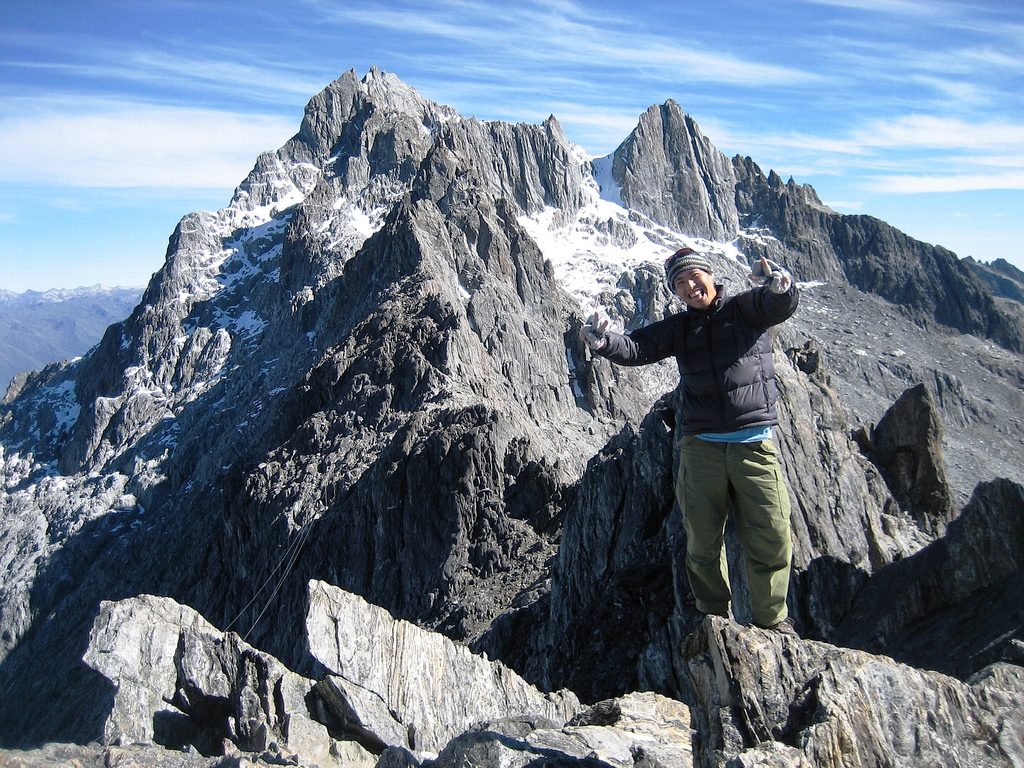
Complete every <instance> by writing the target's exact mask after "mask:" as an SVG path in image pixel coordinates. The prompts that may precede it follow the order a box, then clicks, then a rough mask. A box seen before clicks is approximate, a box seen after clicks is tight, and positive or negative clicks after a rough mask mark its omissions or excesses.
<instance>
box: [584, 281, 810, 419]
mask: <svg viewBox="0 0 1024 768" xmlns="http://www.w3.org/2000/svg"><path fill="white" fill-rule="evenodd" d="M716 289H717V290H718V296H717V297H716V298H715V301H714V303H713V304H712V305H711V306H710V307H709V308H708V309H706V310H696V309H693V308H692V307H690V308H688V309H687V310H686V311H685V312H680V313H679V314H676V315H672V316H671V317H668V318H666V319H665V320H661V321H659V322H657V323H652V324H651V325H648V326H647V327H645V328H640V329H638V330H636V331H632V332H631V333H628V334H626V335H622V334H618V333H608V334H606V336H607V339H608V343H607V344H606V345H605V346H604V348H603V349H601V351H600V354H601V355H602V356H604V357H606V358H608V359H609V360H611V361H612V362H615V363H619V364H620V365H646V364H648V363H654V362H657V361H658V360H664V359H665V358H667V357H671V356H675V358H676V361H677V362H678V364H679V375H680V382H679V386H680V388H681V389H682V397H681V405H682V413H681V416H682V419H681V425H682V434H684V435H696V434H701V433H704V432H733V431H735V430H737V429H745V428H748V427H766V426H771V425H775V424H778V421H779V419H778V415H777V413H776V411H775V401H776V400H777V399H778V386H777V384H776V382H775V362H774V360H773V358H772V339H771V334H770V333H769V331H768V329H769V328H771V326H773V325H778V324H779V323H781V322H783V321H784V320H786V319H788V318H789V317H791V316H792V315H793V313H794V312H795V311H796V308H797V304H798V302H799V298H798V296H797V290H796V283H795V282H794V283H793V287H792V288H790V290H789V291H788V292H786V293H783V294H774V293H772V292H771V291H769V290H768V289H767V288H755V289H754V290H751V291H747V292H745V293H741V294H738V295H736V296H726V294H725V292H724V290H723V288H722V286H720V285H719V286H716Z"/></svg>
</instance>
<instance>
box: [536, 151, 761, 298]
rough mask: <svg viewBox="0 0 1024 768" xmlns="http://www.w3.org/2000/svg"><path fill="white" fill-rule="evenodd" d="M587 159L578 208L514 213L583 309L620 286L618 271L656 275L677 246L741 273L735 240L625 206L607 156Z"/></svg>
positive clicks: (725, 272) (732, 274) (742, 259)
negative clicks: (589, 171)
mask: <svg viewBox="0 0 1024 768" xmlns="http://www.w3.org/2000/svg"><path fill="white" fill-rule="evenodd" d="M592 163H593V167H594V175H593V176H592V177H591V178H590V179H588V180H587V181H586V182H585V188H586V189H587V190H588V191H589V192H590V196H589V201H588V202H587V203H586V204H585V205H584V206H582V207H581V208H580V209H579V210H578V211H576V212H575V213H572V212H569V211H564V210H561V209H556V208H552V207H547V208H545V209H544V210H542V211H540V212H538V213H534V214H530V215H523V216H520V217H519V223H520V225H521V226H522V227H523V228H524V229H525V230H526V231H527V232H528V233H529V235H530V236H531V237H532V238H533V239H534V241H536V243H537V245H538V246H539V247H540V249H541V252H542V253H543V254H544V258H545V259H547V260H549V261H550V262H551V265H552V267H553V268H554V272H555V278H556V279H557V280H558V281H559V283H560V284H561V285H562V287H563V288H564V289H565V290H566V292H567V293H569V295H571V296H572V297H573V298H575V299H576V300H577V301H578V302H579V303H580V304H581V306H582V307H583V309H584V311H585V312H586V313H588V314H589V313H590V312H591V311H593V310H594V309H597V308H598V306H599V304H598V297H599V296H600V295H601V294H607V293H609V292H614V291H615V290H616V289H617V288H618V287H619V283H620V280H621V278H622V276H623V274H626V273H631V272H635V271H636V270H637V269H638V268H640V267H641V266H647V267H649V268H651V269H652V271H654V272H655V273H657V272H659V271H661V270H662V269H663V265H664V262H665V259H666V258H668V256H670V255H671V254H672V253H674V252H675V251H676V250H678V249H679V248H683V247H690V248H695V249H698V250H700V251H702V252H704V253H707V254H708V255H709V256H710V257H711V258H712V260H713V265H714V266H715V267H716V274H717V269H718V268H719V267H721V268H722V269H721V271H722V276H723V277H728V278H737V277H740V278H741V273H745V272H746V270H747V263H748V259H747V257H746V256H745V255H744V254H743V253H742V251H740V250H739V248H737V246H736V243H735V242H733V243H720V242H715V241H711V240H705V239H703V238H695V237H690V236H687V235H684V234H682V233H680V232H677V231H674V230H672V229H669V228H667V227H663V226H661V225H659V224H655V223H654V222H653V221H651V220H650V219H647V218H646V217H644V216H642V215H640V214H638V213H637V212H636V211H631V210H629V209H627V208H624V207H623V206H622V203H621V200H620V199H619V198H618V191H617V190H618V186H617V185H616V184H615V183H614V180H612V179H611V158H610V156H609V157H604V158H597V159H596V160H593V161H592ZM714 262H717V263H714ZM741 279H742V278H741Z"/></svg>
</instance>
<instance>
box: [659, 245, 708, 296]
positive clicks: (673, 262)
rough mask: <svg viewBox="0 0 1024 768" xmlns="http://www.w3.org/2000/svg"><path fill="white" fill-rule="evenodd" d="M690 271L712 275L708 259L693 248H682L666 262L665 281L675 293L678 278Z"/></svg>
mask: <svg viewBox="0 0 1024 768" xmlns="http://www.w3.org/2000/svg"><path fill="white" fill-rule="evenodd" d="M688 269H703V270H704V271H705V272H707V273H708V274H709V275H710V274H712V272H711V265H710V264H709V263H708V260H707V259H705V258H704V257H703V256H701V255H700V254H699V253H697V252H696V251H695V250H693V248H680V249H679V250H678V251H676V252H675V253H673V254H672V255H671V256H669V257H668V259H666V260H665V281H666V282H667V283H668V289H669V290H670V291H675V281H676V277H677V276H678V275H679V274H680V273H681V272H685V271H686V270H688Z"/></svg>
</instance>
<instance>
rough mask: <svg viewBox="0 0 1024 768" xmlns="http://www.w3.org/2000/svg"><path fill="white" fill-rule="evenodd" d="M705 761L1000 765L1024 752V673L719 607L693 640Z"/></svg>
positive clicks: (697, 755)
mask: <svg viewBox="0 0 1024 768" xmlns="http://www.w3.org/2000/svg"><path fill="white" fill-rule="evenodd" d="M686 657H687V666H688V669H689V673H690V676H691V678H692V681H693V688H694V691H695V695H696V703H695V705H694V706H693V712H694V713H695V724H694V725H695V731H696V733H695V735H694V745H695V750H694V765H696V766H701V767H702V768H712V766H714V767H716V768H717V767H718V766H725V765H728V766H736V767H739V766H755V765H772V766H778V767H779V768H783V767H786V768H788V767H790V766H792V767H793V768H797V767H799V768H804V767H805V766H806V767H808V768H809V767H810V766H815V768H827V767H828V766H845V767H846V768H854V767H857V766H863V767H864V768H868V766H879V765H899V766H908V767H909V766H921V767H922V768H923V767H924V766H933V765H956V766H965V767H966V766H977V767H978V768H981V766H987V767H988V768H997V767H998V766H1007V767H1009V766H1016V765H1020V763H1021V760H1022V759H1024V674H1022V668H1021V667H1019V666H1014V665H1007V664H997V665H995V666H993V667H990V668H987V669H986V670H984V671H983V672H982V673H980V674H979V675H978V676H977V677H976V678H974V679H973V680H972V681H971V682H962V681H960V680H957V679H955V678H952V677H946V676H944V675H941V674H938V673H935V672H927V671H923V670H919V669H914V668H912V667H908V666H904V665H901V664H896V663H893V662H892V660H891V659H887V658H885V657H880V656H872V655H869V654H867V653H864V652H862V651H852V650H846V649H842V648H836V647H835V646H830V645H826V644H823V643H815V642H809V641H801V640H796V639H793V638H789V637H785V636H783V635H778V634H774V633H770V632H764V631H762V630H758V629H753V628H749V627H743V626H741V625H738V624H735V623H731V622H726V621H724V620H722V619H718V618H716V617H709V618H708V619H707V620H706V621H705V622H704V623H703V624H702V625H701V627H700V629H699V630H698V631H697V632H695V633H694V634H693V635H692V636H690V638H689V639H688V640H687V645H686Z"/></svg>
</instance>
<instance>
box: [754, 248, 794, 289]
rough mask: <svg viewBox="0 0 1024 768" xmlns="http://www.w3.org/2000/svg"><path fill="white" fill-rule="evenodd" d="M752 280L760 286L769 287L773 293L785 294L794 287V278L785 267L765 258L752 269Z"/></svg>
mask: <svg viewBox="0 0 1024 768" xmlns="http://www.w3.org/2000/svg"><path fill="white" fill-rule="evenodd" d="M750 279H751V280H753V281H754V282H755V283H758V284H760V285H765V284H767V285H768V290H769V291H771V292H772V293H785V292H786V291H788V290H789V289H790V288H791V287H792V285H793V276H792V275H790V274H789V272H787V271H786V269H785V268H784V267H782V266H781V265H779V264H776V263H775V262H774V261H772V260H771V259H766V258H764V257H763V256H762V257H761V260H760V261H755V262H754V263H753V265H752V266H751V268H750Z"/></svg>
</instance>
